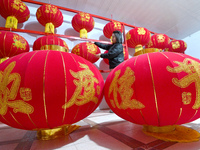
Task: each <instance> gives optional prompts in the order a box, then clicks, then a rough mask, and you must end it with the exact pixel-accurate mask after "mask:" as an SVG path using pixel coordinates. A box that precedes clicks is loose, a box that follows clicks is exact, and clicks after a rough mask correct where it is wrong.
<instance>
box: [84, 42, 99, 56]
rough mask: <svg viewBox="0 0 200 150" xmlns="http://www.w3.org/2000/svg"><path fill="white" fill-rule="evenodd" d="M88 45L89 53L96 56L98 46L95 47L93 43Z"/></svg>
mask: <svg viewBox="0 0 200 150" xmlns="http://www.w3.org/2000/svg"><path fill="white" fill-rule="evenodd" d="M86 45H87V50H88V52H89V53H91V54H94V55H95V54H96V53H97V47H96V45H94V44H92V43H86Z"/></svg>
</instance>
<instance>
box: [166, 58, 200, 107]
mask: <svg viewBox="0 0 200 150" xmlns="http://www.w3.org/2000/svg"><path fill="white" fill-rule="evenodd" d="M174 63H176V64H178V66H177V67H174V68H171V67H170V66H167V70H168V71H169V72H172V73H180V72H185V73H187V75H186V76H184V77H183V78H182V79H178V78H173V79H172V82H173V83H174V84H175V85H176V86H178V87H180V88H186V87H188V86H189V85H190V84H192V83H195V88H196V99H195V103H194V105H193V106H192V108H193V109H199V107H200V63H199V62H197V61H195V60H192V59H190V58H186V59H184V60H183V62H179V61H174ZM190 98H191V94H188V93H186V94H185V93H183V94H182V99H183V102H184V103H185V101H187V103H188V101H190V100H189V99H190ZM185 99H187V100H185Z"/></svg>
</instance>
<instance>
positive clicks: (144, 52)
mask: <svg viewBox="0 0 200 150" xmlns="http://www.w3.org/2000/svg"><path fill="white" fill-rule="evenodd" d="M153 52H161V50H159V49H158V48H145V49H141V50H139V51H136V52H135V53H134V56H138V55H142V54H146V53H153Z"/></svg>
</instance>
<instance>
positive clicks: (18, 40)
mask: <svg viewBox="0 0 200 150" xmlns="http://www.w3.org/2000/svg"><path fill="white" fill-rule="evenodd" d="M13 41H14V43H13V44H12V45H13V46H14V47H17V48H20V49H21V50H26V45H27V43H26V40H25V39H24V38H22V37H21V36H18V35H14V36H13Z"/></svg>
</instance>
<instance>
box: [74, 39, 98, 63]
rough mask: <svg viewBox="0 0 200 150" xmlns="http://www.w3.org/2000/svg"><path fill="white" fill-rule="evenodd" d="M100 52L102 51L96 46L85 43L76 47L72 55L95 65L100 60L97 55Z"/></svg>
mask: <svg viewBox="0 0 200 150" xmlns="http://www.w3.org/2000/svg"><path fill="white" fill-rule="evenodd" d="M100 52H101V51H100V49H99V48H98V46H96V45H95V44H93V43H89V42H84V43H79V44H77V45H76V46H74V48H73V49H72V52H71V53H73V54H76V55H78V56H81V57H83V58H85V59H86V60H88V61H90V62H91V63H95V62H96V61H97V60H99V58H98V57H96V56H95V55H96V54H99V53H100Z"/></svg>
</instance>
